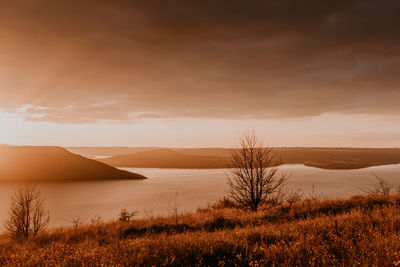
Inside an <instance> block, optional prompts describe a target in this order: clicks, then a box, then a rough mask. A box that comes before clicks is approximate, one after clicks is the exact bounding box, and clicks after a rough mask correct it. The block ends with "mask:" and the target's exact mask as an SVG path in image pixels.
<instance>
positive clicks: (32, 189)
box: [5, 184, 49, 239]
mask: <svg viewBox="0 0 400 267" xmlns="http://www.w3.org/2000/svg"><path fill="white" fill-rule="evenodd" d="M48 223H49V213H48V211H46V209H45V207H44V199H43V197H42V196H41V194H40V191H39V190H38V189H37V188H36V185H34V184H25V185H23V186H22V187H21V188H19V189H18V190H17V191H16V192H15V193H14V195H13V196H12V198H11V206H10V211H9V218H8V220H7V221H6V223H5V228H6V230H7V232H8V234H9V235H10V236H12V237H13V238H16V239H21V238H23V239H27V238H28V237H30V236H33V237H35V236H36V235H37V234H38V233H39V232H40V231H42V230H44V229H45V228H46V227H47V225H48Z"/></svg>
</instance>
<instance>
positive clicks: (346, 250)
mask: <svg viewBox="0 0 400 267" xmlns="http://www.w3.org/2000/svg"><path fill="white" fill-rule="evenodd" d="M227 204H229V203H227V201H220V202H219V203H216V204H214V205H212V206H210V207H209V208H206V209H201V210H199V211H198V212H196V213H191V214H184V215H180V216H178V217H176V216H170V217H157V218H148V219H138V220H133V221H131V222H110V223H93V224H91V225H86V226H79V227H76V228H75V227H71V228H60V229H51V230H48V231H47V232H44V233H42V234H41V235H40V236H39V237H37V238H36V239H32V240H28V241H25V242H15V241H11V240H9V239H8V238H7V237H6V236H2V238H1V241H0V265H23V266H26V265H28V266H43V265H46V266H47V265H48V266H54V265H60V266H80V265H86V266H99V265H104V266H116V265H120V266H152V265H154V266H183V265H190V266H196V265H209V266H216V265H217V266H224V265H225V266H232V265H238V266H265V265H267V266H274V265H281V266H282V265H297V266H304V265H311V266H331V265H341V266H352V265H361V266H400V195H392V196H389V197H385V196H357V197H352V198H350V199H336V200H318V199H308V200H304V201H301V202H298V203H294V204H293V205H289V204H285V205H282V206H278V207H274V208H270V209H265V210H260V211H258V212H256V213H253V212H249V211H243V210H241V209H236V208H232V207H229V205H227Z"/></svg>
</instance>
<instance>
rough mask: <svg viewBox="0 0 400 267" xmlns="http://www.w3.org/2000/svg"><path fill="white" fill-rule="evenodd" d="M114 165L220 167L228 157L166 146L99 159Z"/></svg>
mask: <svg viewBox="0 0 400 267" xmlns="http://www.w3.org/2000/svg"><path fill="white" fill-rule="evenodd" d="M101 161H102V162H104V163H107V164H110V165H112V166H116V167H139V168H140V167H142V168H149V167H151V168H194V169H202V168H220V167H221V164H222V165H223V166H226V164H228V163H229V158H226V157H217V156H212V155H211V156H196V155H185V154H183V153H180V152H177V151H174V150H172V149H168V148H162V149H153V150H147V151H142V152H137V153H134V154H129V155H117V156H113V157H110V158H107V159H102V160H101Z"/></svg>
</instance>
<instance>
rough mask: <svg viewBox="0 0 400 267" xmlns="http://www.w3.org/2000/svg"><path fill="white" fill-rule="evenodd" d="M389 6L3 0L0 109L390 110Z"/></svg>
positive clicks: (395, 38)
mask: <svg viewBox="0 0 400 267" xmlns="http://www.w3.org/2000/svg"><path fill="white" fill-rule="evenodd" d="M399 8H400V2H398V1H395V0H393V1H390V0H383V1H379V3H377V2H376V1H372V0H358V1H356V0H349V1H329V2H326V1H316V0H315V1H312V0H308V1H298V2H293V1H289V0H283V1H277V0H267V1H258V0H254V1H239V0H229V1H228V0H217V1H215V0H203V1H194V0H187V1H178V0H175V1H151V0H150V1H139V0H135V1H122V0H115V1H106V0H97V1H91V0H82V1H77V0H76V1H75V0H69V1H67V0H60V1H56V2H55V1H50V0H38V1H28V0H16V1H12V2H10V1H3V2H1V3H0V39H1V40H2V42H1V44H0V108H2V109H4V110H6V111H8V112H16V113H18V112H19V114H21V115H22V116H24V117H25V118H26V120H33V121H51V122H56V123H88V122H96V121H114V122H129V121H132V120H136V119H142V118H171V117H187V118H227V119H244V118H252V119H254V118H255V119H270V118H292V117H307V116H316V115H319V114H322V113H345V114H383V115H386V114H398V113H399V112H400V105H398V100H399V99H400V90H399V89H398V88H399V85H400V78H399V77H400V47H399V46H398V43H399V41H400V40H399V39H400V19H399V18H398V14H397V11H398V10H399ZM24 107H25V110H23V112H21V108H24ZM26 107H28V108H26Z"/></svg>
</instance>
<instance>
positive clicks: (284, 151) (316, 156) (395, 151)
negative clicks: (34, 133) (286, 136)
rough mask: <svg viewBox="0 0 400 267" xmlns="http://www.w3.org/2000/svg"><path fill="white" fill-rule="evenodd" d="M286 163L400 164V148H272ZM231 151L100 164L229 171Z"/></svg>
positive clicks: (167, 152) (167, 153)
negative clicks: (226, 169) (225, 169)
mask: <svg viewBox="0 0 400 267" xmlns="http://www.w3.org/2000/svg"><path fill="white" fill-rule="evenodd" d="M273 149H274V150H275V152H276V155H277V156H278V157H280V158H281V159H282V162H283V164H304V165H306V166H311V167H318V168H324V169H358V168H366V167H372V166H379V165H386V164H398V163H400V149H399V148H307V147H288V148H273ZM230 155H231V149H225V148H175V149H149V150H146V151H140V152H136V153H132V154H124V155H116V156H112V157H110V158H106V159H102V160H101V161H102V162H104V163H107V164H110V165H112V166H117V167H146V168H227V167H228V166H229V161H230Z"/></svg>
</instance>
